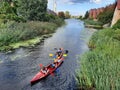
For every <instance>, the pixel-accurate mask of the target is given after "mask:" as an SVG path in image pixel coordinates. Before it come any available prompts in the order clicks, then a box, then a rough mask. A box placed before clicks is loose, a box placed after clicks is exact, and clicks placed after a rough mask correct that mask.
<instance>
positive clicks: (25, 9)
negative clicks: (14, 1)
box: [18, 0, 47, 21]
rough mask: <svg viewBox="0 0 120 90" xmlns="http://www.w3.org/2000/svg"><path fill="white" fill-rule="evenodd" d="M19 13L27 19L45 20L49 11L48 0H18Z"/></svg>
mask: <svg viewBox="0 0 120 90" xmlns="http://www.w3.org/2000/svg"><path fill="white" fill-rule="evenodd" d="M18 1H19V8H18V12H19V15H22V16H23V17H24V18H25V19H27V20H33V21H34V20H38V21H44V19H45V14H46V12H47V0H18Z"/></svg>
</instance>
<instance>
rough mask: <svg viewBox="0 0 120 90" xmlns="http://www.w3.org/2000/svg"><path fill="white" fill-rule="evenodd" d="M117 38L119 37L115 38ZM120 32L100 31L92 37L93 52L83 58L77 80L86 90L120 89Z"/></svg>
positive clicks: (90, 44)
mask: <svg viewBox="0 0 120 90" xmlns="http://www.w3.org/2000/svg"><path fill="white" fill-rule="evenodd" d="M116 35H117V36H119V39H118V37H117V38H115V37H116ZM119 45H120V30H113V29H105V30H100V31H98V32H96V33H94V35H93V36H92V38H91V40H90V42H89V47H90V48H91V49H92V50H91V51H89V52H87V53H85V54H84V55H83V56H82V57H81V59H80V60H81V61H80V64H81V65H80V71H78V72H77V80H78V84H79V86H80V88H82V89H84V90H91V89H95V90H119V89H120V46H119Z"/></svg>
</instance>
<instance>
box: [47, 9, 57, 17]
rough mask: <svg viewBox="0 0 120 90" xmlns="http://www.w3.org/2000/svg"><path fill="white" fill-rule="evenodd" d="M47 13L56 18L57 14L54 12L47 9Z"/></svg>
mask: <svg viewBox="0 0 120 90" xmlns="http://www.w3.org/2000/svg"><path fill="white" fill-rule="evenodd" d="M47 13H48V14H52V15H55V16H57V14H56V13H55V12H54V11H52V10H50V9H47Z"/></svg>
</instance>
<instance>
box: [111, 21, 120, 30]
mask: <svg viewBox="0 0 120 90" xmlns="http://www.w3.org/2000/svg"><path fill="white" fill-rule="evenodd" d="M112 28H113V29H120V20H118V21H117V23H116V24H115V25H114V26H113V27H112Z"/></svg>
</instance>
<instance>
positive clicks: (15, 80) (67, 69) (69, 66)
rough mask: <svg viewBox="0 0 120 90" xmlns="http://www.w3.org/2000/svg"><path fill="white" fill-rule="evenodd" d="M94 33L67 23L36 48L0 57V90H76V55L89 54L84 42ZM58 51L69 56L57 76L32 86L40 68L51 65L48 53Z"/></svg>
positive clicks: (78, 24)
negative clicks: (66, 51)
mask: <svg viewBox="0 0 120 90" xmlns="http://www.w3.org/2000/svg"><path fill="white" fill-rule="evenodd" d="M93 32H94V30H92V29H87V28H85V27H84V24H83V22H82V21H80V20H76V19H68V20H66V25H64V26H62V27H60V28H58V29H57V31H56V32H55V33H54V34H53V36H52V37H50V38H47V39H45V40H44V42H42V43H40V44H39V45H37V46H36V47H34V48H19V49H16V50H14V51H13V52H11V53H0V90H76V79H75V70H76V69H77V68H78V67H79V64H78V61H77V60H78V58H79V56H78V55H82V54H83V53H84V52H85V51H87V50H88V47H87V41H88V39H89V38H90V36H91V35H92V33H93ZM59 47H63V48H64V49H65V50H69V54H68V56H67V57H65V61H64V63H63V64H62V65H61V66H60V67H59V69H58V71H57V73H55V74H54V75H50V76H48V77H47V78H45V79H43V80H41V81H40V82H38V83H36V84H35V85H33V86H31V85H30V80H31V79H32V78H33V76H34V75H35V74H36V73H37V72H38V71H39V70H40V67H39V64H40V63H42V64H43V65H48V64H50V63H51V62H53V59H52V58H51V57H49V53H55V52H56V50H54V48H59Z"/></svg>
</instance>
